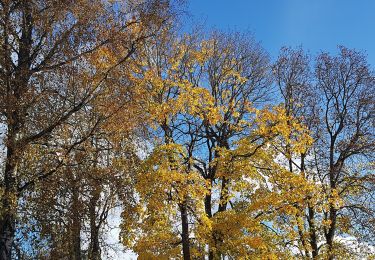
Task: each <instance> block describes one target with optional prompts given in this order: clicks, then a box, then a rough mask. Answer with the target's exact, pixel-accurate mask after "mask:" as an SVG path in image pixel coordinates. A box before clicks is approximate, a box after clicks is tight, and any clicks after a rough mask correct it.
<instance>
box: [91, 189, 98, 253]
mask: <svg viewBox="0 0 375 260" xmlns="http://www.w3.org/2000/svg"><path fill="white" fill-rule="evenodd" d="M99 196H100V191H99V190H97V189H95V190H94V191H93V192H92V196H91V198H90V205H89V216H90V247H89V259H90V260H100V259H101V256H100V245H99V226H98V225H96V220H97V216H96V204H97V202H98V200H99Z"/></svg>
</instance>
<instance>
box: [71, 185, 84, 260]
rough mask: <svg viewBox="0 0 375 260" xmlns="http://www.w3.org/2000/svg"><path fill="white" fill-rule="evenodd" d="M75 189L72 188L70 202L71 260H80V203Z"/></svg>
mask: <svg viewBox="0 0 375 260" xmlns="http://www.w3.org/2000/svg"><path fill="white" fill-rule="evenodd" d="M78 192H79V191H78V189H77V188H73V201H72V213H73V216H72V230H71V231H72V249H71V250H72V252H71V253H72V260H81V258H82V256H81V218H80V212H79V209H80V205H79V204H80V203H79V193H78Z"/></svg>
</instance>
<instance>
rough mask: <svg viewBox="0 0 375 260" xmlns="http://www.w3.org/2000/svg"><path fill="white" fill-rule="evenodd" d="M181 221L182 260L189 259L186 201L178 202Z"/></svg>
mask: <svg viewBox="0 0 375 260" xmlns="http://www.w3.org/2000/svg"><path fill="white" fill-rule="evenodd" d="M179 208H180V213H181V222H182V234H181V237H182V253H183V256H184V260H190V240H189V221H188V214H187V209H186V202H183V203H181V204H179Z"/></svg>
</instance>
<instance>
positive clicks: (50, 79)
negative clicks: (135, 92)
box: [0, 1, 170, 259]
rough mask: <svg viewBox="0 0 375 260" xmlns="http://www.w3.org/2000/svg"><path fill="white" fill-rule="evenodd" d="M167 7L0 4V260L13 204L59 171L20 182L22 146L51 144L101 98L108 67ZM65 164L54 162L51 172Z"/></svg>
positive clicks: (6, 251)
mask: <svg viewBox="0 0 375 260" xmlns="http://www.w3.org/2000/svg"><path fill="white" fill-rule="evenodd" d="M168 3H169V2H168V1H145V2H142V3H139V4H131V3H123V5H122V4H119V3H111V2H106V1H97V2H95V3H93V2H92V1H74V2H72V1H58V2H56V1H1V2H0V6H1V7H0V8H1V9H0V12H1V25H0V26H1V27H0V32H1V34H2V37H1V41H2V42H1V64H0V74H1V79H0V89H1V91H0V92H1V96H0V100H1V101H0V102H1V104H2V105H1V108H0V109H1V110H0V112H1V121H2V124H4V125H5V128H6V137H5V147H6V157H5V162H4V164H5V167H4V171H3V174H2V177H3V178H2V182H1V191H2V200H1V215H0V256H1V259H10V258H11V247H12V243H13V238H14V234H15V221H16V217H17V204H18V202H19V201H20V198H21V197H22V196H23V194H24V192H25V190H26V189H30V188H31V187H32V186H34V184H35V183H36V182H37V181H38V180H41V179H45V178H46V177H48V176H49V175H51V174H53V173H55V172H56V170H54V169H51V170H48V171H42V172H40V173H39V174H37V175H34V174H31V175H27V176H25V177H26V178H22V179H20V178H19V175H18V172H19V171H20V169H19V167H20V165H21V162H22V160H23V158H24V157H25V154H26V151H27V149H28V148H30V147H31V146H33V145H34V144H35V143H40V142H46V141H48V140H49V136H50V135H51V134H52V133H53V132H55V131H58V130H59V129H61V128H62V127H63V125H64V124H65V123H66V121H67V120H68V119H69V118H70V117H71V116H72V115H73V114H75V113H76V112H77V111H79V110H81V109H83V108H84V107H85V106H87V104H88V103H89V102H90V101H92V100H93V99H94V98H96V97H97V96H98V95H100V93H101V92H102V91H103V82H104V81H105V80H106V78H107V76H108V74H109V73H110V72H111V70H112V69H113V68H115V67H116V66H118V65H119V64H121V63H123V62H125V61H126V60H127V59H128V58H129V57H130V56H131V55H132V54H133V52H134V51H135V48H136V44H137V43H138V42H139V41H141V40H142V39H144V38H145V37H147V35H149V34H152V33H153V32H155V31H156V30H158V28H159V27H160V26H161V25H162V24H163V22H164V20H165V19H166V17H167V16H168V15H170V13H169V11H168V10H169V9H168V8H167V7H168V6H169V4H168ZM83 10H84V11H83ZM103 21H106V23H103ZM118 43H121V44H122V45H123V46H124V47H125V48H126V52H125V53H121V56H120V57H118V59H116V60H112V61H110V62H109V63H108V64H107V66H106V67H104V68H102V69H101V70H96V71H95V70H91V71H90V66H88V67H86V68H85V66H86V65H88V63H87V59H88V58H89V57H90V55H95V53H97V52H100V51H101V50H102V48H103V47H106V46H110V45H113V44H118ZM77 75H79V77H80V80H79V82H77V78H76V76H77ZM72 79H74V80H72ZM77 83H79V84H77ZM80 142H81V141H77V143H80ZM75 145H76V144H75ZM69 150H70V149H69V148H68V149H67V151H69ZM62 164H63V162H61V161H60V162H58V163H57V165H55V168H56V167H58V166H60V165H62ZM30 177H32V178H30Z"/></svg>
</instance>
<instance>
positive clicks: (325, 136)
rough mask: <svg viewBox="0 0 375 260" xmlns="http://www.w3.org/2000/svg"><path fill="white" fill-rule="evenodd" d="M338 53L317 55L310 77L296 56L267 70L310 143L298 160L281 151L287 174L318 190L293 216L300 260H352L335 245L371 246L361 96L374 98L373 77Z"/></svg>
mask: <svg viewBox="0 0 375 260" xmlns="http://www.w3.org/2000/svg"><path fill="white" fill-rule="evenodd" d="M339 50H340V52H339V54H338V56H330V55H329V54H327V53H322V54H320V55H319V56H318V57H317V60H316V64H315V73H314V74H313V73H312V72H311V71H310V69H309V66H310V60H309V58H308V56H307V55H305V54H304V53H303V51H302V50H301V49H297V50H292V49H288V48H284V49H282V51H281V54H280V57H279V59H278V61H277V62H276V64H275V66H274V71H275V76H276V79H277V80H276V81H277V83H278V86H279V87H280V90H281V92H282V94H283V98H284V102H285V103H284V104H285V108H286V109H287V110H289V111H290V112H289V113H290V114H292V115H294V116H295V117H296V118H297V119H298V120H299V121H300V122H301V123H303V124H305V125H306V126H307V127H308V129H309V130H310V131H311V133H312V136H313V138H314V144H313V146H312V147H311V148H310V149H309V150H307V151H306V153H304V154H293V155H290V154H289V153H288V149H287V147H286V148H285V149H284V151H283V154H284V155H285V156H286V158H287V160H288V161H289V170H290V171H291V172H295V173H296V174H300V175H302V176H303V177H304V178H305V179H306V180H310V181H313V182H314V183H316V189H317V190H318V193H315V195H314V193H311V194H309V196H308V197H307V205H306V206H305V207H302V208H300V209H299V211H300V213H299V216H300V218H301V223H303V225H300V226H299V227H298V228H299V240H300V241H301V246H300V250H301V255H303V256H305V257H312V258H313V259H316V258H318V257H319V256H327V257H328V258H330V259H332V258H333V257H336V256H339V255H342V256H344V255H345V254H346V255H355V254H357V253H356V252H355V250H353V249H351V248H350V246H349V245H345V244H340V242H339V237H340V236H348V235H352V236H354V237H355V238H356V239H358V240H359V241H370V240H371V239H370V240H369V238H370V237H371V236H372V235H373V234H372V233H373V232H371V231H369V230H372V228H371V227H370V226H371V224H369V225H367V224H364V222H366V220H365V219H367V221H368V220H369V218H371V217H370V215H372V214H373V213H372V209H371V206H370V205H369V204H368V203H367V202H366V201H367V200H368V199H370V198H371V197H372V196H373V187H372V184H371V177H370V175H369V174H370V172H369V169H370V168H369V167H371V166H370V165H371V161H372V156H373V149H372V148H370V147H373V142H374V136H373V134H372V132H373V126H372V125H371V124H372V123H371V122H372V120H373V119H371V118H372V115H371V114H372V113H371V112H370V111H372V110H373V104H374V101H373V95H372V94H367V93H372V92H373V90H372V89H373V88H374V87H373V75H372V72H371V70H370V68H369V65H368V64H367V62H366V60H365V57H364V56H363V55H362V54H361V53H359V52H357V51H355V50H350V49H347V48H345V47H340V49H339ZM365 93H366V94H365ZM359 187H361V188H359ZM359 205H361V206H359ZM357 223H362V224H359V225H358V224H357ZM367 223H371V221H368V222H367ZM362 253H363V254H364V255H365V254H366V250H363V252H362Z"/></svg>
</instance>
